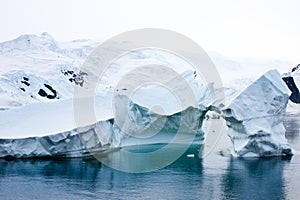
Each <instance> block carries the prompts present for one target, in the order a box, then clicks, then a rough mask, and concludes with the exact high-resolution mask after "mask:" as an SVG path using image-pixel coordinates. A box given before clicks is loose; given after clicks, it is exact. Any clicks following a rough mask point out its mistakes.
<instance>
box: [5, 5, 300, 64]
mask: <svg viewBox="0 0 300 200" xmlns="http://www.w3.org/2000/svg"><path fill="white" fill-rule="evenodd" d="M149 27H152V28H165V29H170V30H173V31H177V32H179V33H182V34H184V35H186V36H188V37H190V38H191V39H193V40H194V41H196V42H197V43H198V44H199V45H201V46H202V47H203V48H204V49H205V50H209V51H211V50H213V51H217V52H220V53H222V54H224V55H228V56H247V57H260V58H277V59H293V60H295V59H296V60H300V54H299V52H300V51H299V46H300V1H298V0H286V1H283V0H266V1H264V0H248V1H246V0H245V1H241V0H207V1H201V0H194V1H192V0H190V1H188V0H186V1H183V0H181V1H175V0H147V1H146V0H106V1H104V0H103V1H101V0H82V1H79V0H70V1H67V0H43V1H40V0H1V2H0V28H1V33H0V41H5V40H11V39H14V38H16V37H18V36H19V35H21V34H25V33H30V34H37V35H40V34H41V33H42V32H48V33H50V34H51V35H52V36H53V37H54V38H55V39H56V40H58V41H69V40H73V39H84V38H85V39H98V40H105V39H108V38H110V37H111V36H113V35H116V34H118V33H121V32H123V31H128V30H132V29H136V28H149Z"/></svg>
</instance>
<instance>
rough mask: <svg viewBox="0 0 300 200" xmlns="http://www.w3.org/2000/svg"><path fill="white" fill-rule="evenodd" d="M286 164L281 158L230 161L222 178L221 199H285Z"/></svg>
mask: <svg viewBox="0 0 300 200" xmlns="http://www.w3.org/2000/svg"><path fill="white" fill-rule="evenodd" d="M287 162H288V160H283V159H282V158H270V159H234V158H232V159H230V161H229V166H228V168H227V173H226V174H225V175H224V177H223V178H222V188H223V192H224V194H223V199H232V198H234V199H285V181H284V176H283V172H284V168H285V164H286V163H287Z"/></svg>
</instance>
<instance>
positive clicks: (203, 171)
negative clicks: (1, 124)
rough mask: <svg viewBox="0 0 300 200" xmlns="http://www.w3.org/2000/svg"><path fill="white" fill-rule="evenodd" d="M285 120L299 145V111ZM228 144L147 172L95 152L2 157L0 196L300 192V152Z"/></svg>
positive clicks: (291, 195) (280, 195)
mask: <svg viewBox="0 0 300 200" xmlns="http://www.w3.org/2000/svg"><path fill="white" fill-rule="evenodd" d="M285 125H286V127H287V133H286V137H287V139H288V141H289V142H290V143H291V144H292V146H293V148H294V149H296V150H299V151H300V137H299V136H300V116H298V115H288V116H287V117H286V120H285ZM227 142H228V141H227ZM220 143H221V144H222V138H221V141H220ZM224 143H226V142H224ZM226 144H227V143H226ZM229 148H230V147H228V146H226V145H224V146H222V145H221V146H219V147H217V148H216V149H215V151H214V152H212V153H211V154H210V155H209V156H207V157H205V158H203V159H200V158H198V157H197V156H194V157H192V156H190V152H187V153H186V154H184V155H182V156H181V157H180V158H179V159H178V160H176V161H175V162H173V163H172V164H170V165H168V166H167V167H164V168H162V169H159V170H156V171H152V172H145V173H126V172H121V171H118V170H114V169H112V168H110V167H107V166H106V165H104V164H101V163H100V162H99V161H98V160H96V159H93V158H86V159H68V160H13V161H5V160H0V199H1V200H6V199H30V200H33V199H81V200H82V199H151V200H152V199H299V198H300V189H299V186H300V155H298V154H296V155H294V156H293V157H291V158H281V157H275V158H269V159H239V158H233V157H231V156H230V154H229V153H228V149H229ZM194 150H195V149H192V151H194ZM145 164H147V163H145Z"/></svg>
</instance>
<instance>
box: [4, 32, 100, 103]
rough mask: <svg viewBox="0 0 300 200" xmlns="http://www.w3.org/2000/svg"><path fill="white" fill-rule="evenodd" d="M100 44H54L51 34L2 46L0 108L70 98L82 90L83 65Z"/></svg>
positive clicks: (92, 42)
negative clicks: (76, 88)
mask: <svg viewBox="0 0 300 200" xmlns="http://www.w3.org/2000/svg"><path fill="white" fill-rule="evenodd" d="M98 44H99V42H97V41H90V40H77V41H71V42H65V43H59V42H57V41H55V40H54V39H53V38H52V37H51V36H50V35H49V34H48V33H43V34H42V35H41V36H36V35H22V36H20V37H18V38H17V39H15V40H12V41H7V42H3V43H0V108H10V107H15V106H21V105H24V104H28V103H33V102H40V101H42V102H47V101H49V100H53V99H54V100H55V99H61V98H68V97H70V96H71V95H72V92H73V87H74V86H82V84H83V77H84V76H85V75H86V74H84V73H82V72H80V69H79V68H80V65H81V64H82V63H83V61H84V59H85V58H86V57H87V56H88V55H89V53H90V52H91V51H92V50H93V49H94V48H95V47H96V46H97V45H98Z"/></svg>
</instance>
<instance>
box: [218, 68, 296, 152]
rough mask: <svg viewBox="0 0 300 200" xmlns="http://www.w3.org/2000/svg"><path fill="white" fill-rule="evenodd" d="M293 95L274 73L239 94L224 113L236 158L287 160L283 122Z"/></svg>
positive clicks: (286, 143)
mask: <svg viewBox="0 0 300 200" xmlns="http://www.w3.org/2000/svg"><path fill="white" fill-rule="evenodd" d="M289 95H290V92H289V90H288V88H287V87H286V85H285V84H284V82H283V81H282V80H281V77H280V74H279V73H278V71H277V70H271V71H268V72H267V73H265V74H264V75H263V76H261V77H260V78H259V79H258V80H256V81H255V82H254V83H253V84H251V85H250V86H248V87H247V88H246V89H245V90H243V91H242V92H240V93H239V94H238V95H237V96H236V97H235V98H234V99H233V100H232V101H231V103H229V105H227V106H226V107H225V108H224V109H223V110H222V115H223V117H224V119H225V120H226V124H227V126H228V133H227V134H228V136H229V137H230V139H231V141H232V143H233V149H232V154H233V155H235V156H237V157H262V156H288V155H292V154H293V151H292V148H291V146H290V145H289V144H288V142H287V140H286V138H285V128H284V125H283V118H284V115H285V112H286V107H287V103H288V100H289Z"/></svg>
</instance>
